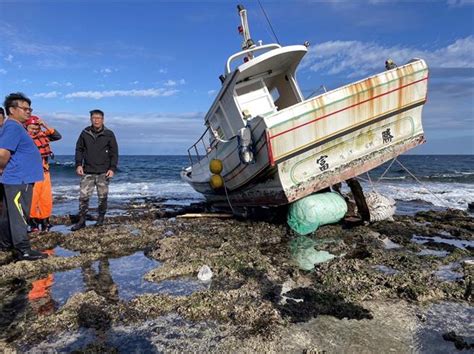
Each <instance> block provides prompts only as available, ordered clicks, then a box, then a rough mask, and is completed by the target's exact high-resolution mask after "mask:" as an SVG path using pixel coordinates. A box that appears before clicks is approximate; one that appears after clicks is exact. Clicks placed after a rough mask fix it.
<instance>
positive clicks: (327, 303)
mask: <svg viewBox="0 0 474 354" xmlns="http://www.w3.org/2000/svg"><path fill="white" fill-rule="evenodd" d="M285 297H286V298H287V299H286V304H282V305H278V306H277V308H278V309H279V311H280V312H281V314H282V316H283V317H284V318H289V319H290V321H291V322H294V323H297V322H307V321H309V320H310V319H311V318H313V317H317V316H318V315H329V316H334V317H336V318H338V319H343V318H347V319H355V320H363V319H369V320H370V319H372V318H373V316H372V314H371V313H370V312H369V311H368V310H366V309H365V308H363V307H361V306H359V305H356V304H352V303H348V302H346V301H344V299H343V298H342V297H341V296H339V295H335V294H331V293H327V292H317V291H315V290H314V289H310V288H297V289H293V290H291V291H289V292H287V293H285Z"/></svg>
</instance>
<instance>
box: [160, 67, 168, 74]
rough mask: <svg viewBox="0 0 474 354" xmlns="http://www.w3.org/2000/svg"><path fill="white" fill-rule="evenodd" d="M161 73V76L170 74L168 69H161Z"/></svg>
mask: <svg viewBox="0 0 474 354" xmlns="http://www.w3.org/2000/svg"><path fill="white" fill-rule="evenodd" d="M159 73H160V74H167V73H168V69H166V68H161V69H160V70H159Z"/></svg>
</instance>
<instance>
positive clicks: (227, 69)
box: [225, 43, 281, 75]
mask: <svg viewBox="0 0 474 354" xmlns="http://www.w3.org/2000/svg"><path fill="white" fill-rule="evenodd" d="M278 48H281V45H279V44H276V43H272V44H264V45H258V46H255V47H252V48H249V49H246V50H242V51H241V52H238V53H235V54H233V55H231V56H230V57H229V59H227V65H226V67H225V74H226V75H228V74H229V73H230V65H231V63H232V62H233V61H234V60H235V59H237V58H240V57H243V56H245V55H246V54H248V53H255V52H257V51H263V50H271V49H278Z"/></svg>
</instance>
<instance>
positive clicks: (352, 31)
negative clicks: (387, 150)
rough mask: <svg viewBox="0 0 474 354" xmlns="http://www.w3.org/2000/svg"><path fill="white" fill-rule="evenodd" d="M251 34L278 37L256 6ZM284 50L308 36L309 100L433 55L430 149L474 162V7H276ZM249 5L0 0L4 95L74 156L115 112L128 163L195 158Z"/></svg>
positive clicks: (459, 1) (303, 78) (269, 8)
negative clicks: (20, 103)
mask: <svg viewBox="0 0 474 354" xmlns="http://www.w3.org/2000/svg"><path fill="white" fill-rule="evenodd" d="M241 3H242V4H243V5H244V6H245V7H246V8H247V10H248V12H249V22H250V29H251V34H252V37H253V39H254V40H255V41H257V40H263V42H264V43H272V42H275V38H274V37H273V34H272V32H271V30H270V28H269V26H268V24H267V22H266V20H265V16H264V14H263V13H262V10H261V9H260V6H259V4H258V2H257V1H242V2H241ZM261 3H262V5H263V7H264V9H265V11H266V13H267V15H268V17H269V19H270V21H271V23H272V26H273V28H274V30H275V33H276V36H277V38H278V40H279V42H280V43H281V44H282V45H291V44H302V43H303V42H304V41H306V40H308V41H309V42H310V43H311V46H310V51H309V53H308V54H307V56H306V58H305V59H304V61H303V63H302V65H301V66H300V69H299V70H298V73H297V77H298V80H299V82H300V86H301V88H302V90H303V93H304V94H306V95H309V94H310V93H311V92H313V91H314V90H317V89H318V88H319V87H320V86H321V85H325V86H326V88H327V89H332V88H336V87H338V86H340V85H343V84H346V83H349V82H351V81H354V80H358V79H361V78H363V77H365V76H368V75H372V74H375V73H377V72H379V71H382V70H384V61H385V59H386V58H387V57H390V58H392V59H393V60H394V61H395V62H396V63H398V64H403V63H405V62H406V61H408V60H409V59H411V58H413V57H421V58H424V59H425V60H426V61H427V63H428V65H429V67H430V69H431V72H430V82H429V94H428V96H429V97H428V99H429V101H428V103H427V105H426V106H425V109H424V127H425V133H426V137H427V140H428V142H427V143H426V144H425V145H423V146H421V147H418V148H416V149H414V150H412V153H417V154H447V153H454V154H456V153H461V154H466V153H469V154H473V153H474V103H473V102H474V33H473V32H474V24H473V23H474V2H473V1H463V0H446V1H418V2H413V1H383V0H372V1H370V0H368V1H323V2H321V1H266V0H261ZM237 4H238V2H236V1H227V0H220V1H217V0H216V1H123V0H122V1H105V0H103V1H100V0H96V1H75V0H72V1H68V0H62V1H59V0H57V1H48V0H38V1H31V0H30V1H28V0H23V1H20V0H16V1H8V0H0V13H2V23H1V24H0V94H1V95H2V97H3V96H5V95H6V94H8V93H10V92H14V91H22V92H24V93H26V94H27V95H28V96H29V97H30V98H31V99H32V100H33V104H32V106H33V108H34V109H35V112H34V113H35V114H37V115H39V116H41V117H42V118H43V119H44V120H46V121H47V122H48V123H49V124H50V125H51V126H53V127H56V128H57V129H58V130H59V131H60V132H61V133H62V134H63V140H62V141H60V142H57V143H55V144H54V150H55V152H56V154H73V153H74V146H75V142H76V139H77V136H78V135H79V133H80V131H81V130H82V129H83V128H84V127H85V126H87V125H88V124H89V115H88V111H89V110H91V109H94V108H99V109H102V110H103V111H105V113H106V125H107V126H108V127H110V128H111V129H112V130H114V131H115V133H116V135H117V138H118V141H119V145H120V151H121V153H122V154H179V155H184V154H186V150H187V148H188V147H189V146H190V145H191V144H192V143H194V141H195V140H196V139H197V138H198V137H199V136H200V134H201V132H202V130H203V116H204V115H205V113H206V112H207V110H208V108H209V106H210V105H211V103H212V101H213V98H214V95H215V94H216V92H217V91H218V90H219V87H220V82H219V79H218V77H219V75H220V74H222V73H223V70H224V65H225V61H226V60H227V58H228V56H230V55H231V54H233V53H234V52H236V51H238V50H239V48H240V44H241V37H240V36H239V35H238V33H237V26H238V25H239V17H238V14H237V10H236V5H237Z"/></svg>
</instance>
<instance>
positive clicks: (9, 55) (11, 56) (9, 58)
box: [3, 54, 13, 63]
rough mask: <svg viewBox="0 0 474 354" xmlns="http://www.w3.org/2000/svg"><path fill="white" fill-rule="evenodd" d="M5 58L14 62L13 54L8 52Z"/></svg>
mask: <svg viewBox="0 0 474 354" xmlns="http://www.w3.org/2000/svg"><path fill="white" fill-rule="evenodd" d="M3 59H5V61H7V62H9V63H11V62H13V55H11V54H8V55H7V56H6V57H5V58H3Z"/></svg>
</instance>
